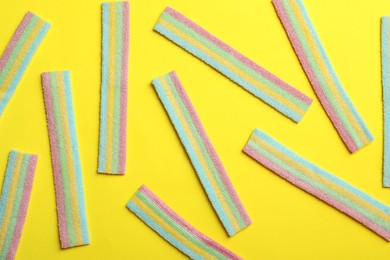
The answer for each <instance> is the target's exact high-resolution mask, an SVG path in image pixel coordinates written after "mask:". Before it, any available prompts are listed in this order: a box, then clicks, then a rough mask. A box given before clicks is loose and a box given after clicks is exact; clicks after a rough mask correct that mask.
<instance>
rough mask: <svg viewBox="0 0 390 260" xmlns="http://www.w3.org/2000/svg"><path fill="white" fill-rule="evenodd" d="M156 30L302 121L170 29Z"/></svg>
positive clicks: (257, 95) (157, 26)
mask: <svg viewBox="0 0 390 260" xmlns="http://www.w3.org/2000/svg"><path fill="white" fill-rule="evenodd" d="M154 30H156V31H157V32H159V33H160V34H162V35H164V36H165V37H167V38H168V39H170V40H171V41H173V42H174V43H176V44H177V45H179V46H181V47H182V48H183V49H185V50H187V51H188V52H190V53H192V54H193V55H194V56H196V57H198V58H200V59H201V60H203V61H204V62H206V63H207V64H209V65H210V66H211V67H213V68H215V69H216V70H218V71H220V72H221V73H222V74H224V75H226V76H227V77H228V78H230V79H231V80H232V81H234V82H236V83H238V84H239V85H240V86H242V87H243V88H244V89H245V90H247V91H248V92H250V93H252V94H253V95H254V96H256V97H258V98H260V99H262V100H263V101H264V102H266V103H267V104H269V105H270V106H272V107H273V108H275V109H276V110H278V111H280V112H281V113H283V114H284V115H286V116H287V117H289V118H290V119H292V120H293V121H295V122H298V121H300V120H301V118H302V116H300V115H299V114H297V113H295V112H294V111H293V110H291V109H289V108H288V107H287V106H285V105H284V104H282V103H280V102H279V101H277V100H275V99H274V98H272V97H271V96H269V95H267V94H265V93H264V92H262V91H261V90H259V89H257V88H256V87H254V86H253V85H252V84H250V83H249V82H247V81H246V80H244V79H242V78H241V77H240V76H238V75H237V74H236V73H234V72H232V71H231V70H230V69H229V68H227V67H225V66H224V65H222V64H220V63H219V62H218V61H216V60H215V59H213V58H211V57H210V56H209V55H207V54H205V53H204V52H202V51H201V50H199V49H198V48H196V47H194V46H193V45H191V44H190V43H189V42H187V41H185V40H183V39H182V38H180V37H179V36H177V35H176V34H174V33H172V32H171V31H170V30H169V29H167V28H165V27H164V26H163V25H161V24H156V25H155V27H154Z"/></svg>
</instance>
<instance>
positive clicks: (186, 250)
mask: <svg viewBox="0 0 390 260" xmlns="http://www.w3.org/2000/svg"><path fill="white" fill-rule="evenodd" d="M127 208H128V209H130V210H131V211H132V212H134V213H135V214H136V215H137V216H138V217H139V218H140V219H142V220H143V221H144V222H145V223H146V224H147V225H148V226H149V227H151V228H152V229H153V230H154V231H156V232H157V233H158V234H159V235H160V236H162V237H163V238H164V239H166V240H167V241H168V242H169V243H171V244H172V245H173V246H175V247H176V248H177V249H179V250H180V251H182V252H183V253H185V254H186V255H188V256H190V257H191V258H192V259H204V258H203V257H202V256H200V255H198V254H197V253H196V252H194V251H193V250H192V249H190V248H188V247H187V246H186V245H184V244H183V243H181V242H180V241H179V240H177V239H176V238H175V237H174V236H172V235H171V234H170V233H169V232H167V231H166V230H165V229H164V228H163V227H161V226H160V225H159V224H158V223H157V222H155V221H154V220H153V219H152V218H151V217H149V215H148V214H146V213H145V212H144V211H143V210H142V209H141V208H139V207H138V206H137V204H135V203H134V202H132V201H130V202H129V203H128V204H127Z"/></svg>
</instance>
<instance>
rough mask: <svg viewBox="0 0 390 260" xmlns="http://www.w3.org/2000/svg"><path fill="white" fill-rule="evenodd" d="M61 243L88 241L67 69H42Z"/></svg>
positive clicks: (62, 245) (80, 243)
mask: <svg viewBox="0 0 390 260" xmlns="http://www.w3.org/2000/svg"><path fill="white" fill-rule="evenodd" d="M42 85H43V93H44V98H45V107H46V117H47V123H48V128H49V136H50V146H51V158H52V165H53V172H54V183H55V188H56V200H57V215H58V226H59V232H60V240H61V247H62V248H68V247H74V246H81V245H87V244H89V234H88V224H87V216H86V212H85V202H84V187H83V180H82V172H81V163H80V155H79V149H78V143H77V134H76V124H75V119H74V111H73V101H72V92H71V82H70V73H69V71H58V72H44V73H42Z"/></svg>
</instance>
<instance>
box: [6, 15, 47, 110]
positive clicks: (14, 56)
mask: <svg viewBox="0 0 390 260" xmlns="http://www.w3.org/2000/svg"><path fill="white" fill-rule="evenodd" d="M49 28H50V24H49V23H47V22H45V21H44V20H42V19H41V18H39V17H38V16H36V15H35V14H33V13H30V12H27V14H26V15H25V16H24V18H23V20H22V22H21V23H20V24H19V26H18V28H17V29H16V31H15V33H14V35H13V36H12V38H11V40H10V41H9V43H8V45H7V47H6V48H5V50H4V52H3V54H2V56H1V57H0V117H1V115H2V113H3V112H4V109H5V107H6V106H7V104H8V102H9V101H10V99H11V97H12V95H13V94H14V92H15V90H16V87H17V85H18V83H19V81H20V80H21V78H22V76H23V74H24V72H25V70H26V68H27V66H28V64H29V63H30V61H31V59H32V57H33V56H34V53H35V52H36V50H37V49H38V47H39V45H40V44H41V42H42V40H43V38H44V37H45V35H46V33H47V32H48V30H49Z"/></svg>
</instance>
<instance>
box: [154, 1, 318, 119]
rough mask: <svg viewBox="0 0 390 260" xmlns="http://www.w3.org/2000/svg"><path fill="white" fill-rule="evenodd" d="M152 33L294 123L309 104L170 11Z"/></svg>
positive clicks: (301, 95) (175, 12)
mask: <svg viewBox="0 0 390 260" xmlns="http://www.w3.org/2000/svg"><path fill="white" fill-rule="evenodd" d="M154 30H155V31H157V32H159V33H160V34H161V35H163V36H165V37H166V38H168V39H169V40H171V41H172V42H174V43H176V44H177V45H179V46H180V47H182V48H183V49H185V50H187V51H188V52H190V53H191V54H193V55H194V56H195V57H197V58H199V59H201V60H203V61H204V62H205V63H207V64H209V65H210V66H211V67H213V68H214V69H216V70H218V71H219V72H221V73H222V74H223V75H225V76H226V77H228V78H230V79H231V80H232V81H234V82H236V83H237V84H238V85H240V86H241V87H243V88H244V89H246V90H247V91H249V92H250V93H252V94H253V95H254V96H256V97H258V98H259V99H261V100H263V101H264V102H266V103H267V104H268V105H270V106H272V107H273V108H275V109H276V110H277V111H279V112H281V113H283V114H284V115H285V116H287V117H288V118H290V119H291V120H293V121H295V122H299V121H300V120H301V118H302V116H303V115H304V113H305V112H306V110H307V109H308V108H309V106H310V104H311V102H312V100H311V98H309V97H307V96H306V95H304V94H303V93H301V92H300V91H299V90H297V89H295V88H293V87H292V86H290V85H289V84H287V83H285V82H284V81H282V80H281V79H279V78H278V77H276V76H274V75H273V74H271V73H270V72H268V71H267V70H265V69H264V68H262V67H261V66H259V65H257V64H256V63H255V62H253V61H252V60H250V59H248V58H247V57H245V56H244V55H242V54H241V53H239V52H237V51H236V50H234V49H233V48H232V47H230V46H229V45H227V44H225V43H224V42H222V41H221V40H219V39H218V38H216V37H215V36H213V35H212V34H210V33H209V32H207V31H206V30H204V29H203V28H201V27H200V26H199V25H197V24H195V23H194V22H192V21H191V20H189V19H188V18H187V17H185V16H184V15H182V14H180V13H179V12H177V11H176V10H173V9H172V8H169V7H167V8H166V9H165V10H164V12H163V13H162V14H161V16H160V18H159V20H158V21H157V23H156V25H155V27H154Z"/></svg>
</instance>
